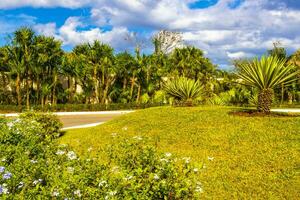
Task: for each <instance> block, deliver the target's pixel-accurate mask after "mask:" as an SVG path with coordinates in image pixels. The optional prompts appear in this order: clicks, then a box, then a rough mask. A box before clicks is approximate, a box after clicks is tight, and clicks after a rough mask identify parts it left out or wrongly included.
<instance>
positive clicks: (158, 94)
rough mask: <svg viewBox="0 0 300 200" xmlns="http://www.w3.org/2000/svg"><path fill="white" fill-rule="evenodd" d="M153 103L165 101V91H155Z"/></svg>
mask: <svg viewBox="0 0 300 200" xmlns="http://www.w3.org/2000/svg"><path fill="white" fill-rule="evenodd" d="M153 102H154V103H166V93H165V91H163V90H158V91H155V93H154V97H153Z"/></svg>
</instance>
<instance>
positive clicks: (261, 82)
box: [238, 56, 298, 113]
mask: <svg viewBox="0 0 300 200" xmlns="http://www.w3.org/2000/svg"><path fill="white" fill-rule="evenodd" d="M238 68H239V72H238V77H239V78H240V79H242V84H245V85H249V86H253V87H256V88H257V89H258V90H259V94H258V106H257V109H258V111H260V112H264V113H269V112H270V108H271V104H272V96H273V89H274V88H275V87H277V86H280V85H282V84H284V85H286V84H289V83H291V82H293V81H295V80H296V75H297V73H298V72H295V71H294V69H295V67H294V66H293V65H290V64H286V60H285V59H280V58H278V57H273V56H269V57H265V56H263V57H262V58H261V59H260V60H259V59H257V58H256V59H254V60H253V61H251V62H250V61H249V62H246V63H242V64H241V65H239V66H238Z"/></svg>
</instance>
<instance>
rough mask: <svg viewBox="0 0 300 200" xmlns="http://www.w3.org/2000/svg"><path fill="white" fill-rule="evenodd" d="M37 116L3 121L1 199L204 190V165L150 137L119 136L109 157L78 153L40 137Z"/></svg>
mask: <svg viewBox="0 0 300 200" xmlns="http://www.w3.org/2000/svg"><path fill="white" fill-rule="evenodd" d="M27 116H30V117H32V115H30V114H27ZM32 118H37V117H36V116H34V117H32ZM32 118H31V122H30V120H28V119H26V118H25V117H24V116H23V117H21V118H18V119H16V120H12V121H11V120H8V122H7V123H1V124H0V175H1V176H2V179H0V198H1V199H197V198H199V197H200V195H201V193H202V186H201V184H200V182H199V181H198V180H197V177H198V173H199V172H200V170H201V169H199V170H198V168H195V167H194V165H193V164H192V163H190V161H189V159H188V158H182V159H180V158H177V157H176V156H174V155H171V154H170V153H161V152H158V151H157V149H156V148H155V147H154V146H153V145H150V143H148V141H147V138H141V137H133V138H127V139H125V141H124V139H122V138H121V139H119V138H116V142H115V143H114V144H113V145H111V146H108V147H107V148H106V151H105V153H106V155H107V156H106V157H105V156H103V154H101V155H102V156H101V157H100V156H98V154H97V153H90V154H89V155H87V156H85V157H79V156H78V155H77V154H76V153H75V152H74V151H72V149H70V148H69V147H68V146H66V145H58V144H57V143H56V139H53V138H52V137H43V136H41V130H42V125H41V124H42V123H38V122H37V121H35V120H32ZM112 137H114V136H112ZM90 151H92V150H90Z"/></svg>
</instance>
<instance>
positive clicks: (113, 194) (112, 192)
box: [108, 191, 117, 196]
mask: <svg viewBox="0 0 300 200" xmlns="http://www.w3.org/2000/svg"><path fill="white" fill-rule="evenodd" d="M108 194H109V195H110V196H115V195H116V194H117V191H110V192H109V193H108Z"/></svg>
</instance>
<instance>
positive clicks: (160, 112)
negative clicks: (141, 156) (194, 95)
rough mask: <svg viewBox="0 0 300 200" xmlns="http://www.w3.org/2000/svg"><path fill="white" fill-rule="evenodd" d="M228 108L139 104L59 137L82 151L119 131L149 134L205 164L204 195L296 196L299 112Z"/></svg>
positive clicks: (170, 149)
mask: <svg viewBox="0 0 300 200" xmlns="http://www.w3.org/2000/svg"><path fill="white" fill-rule="evenodd" d="M232 110H234V108H228V107H227V108H226V107H195V108H173V107H162V108H150V109H146V110H139V111H136V112H135V113H131V114H127V115H124V116H121V117H119V118H117V119H115V120H113V121H110V122H108V123H106V124H104V125H101V126H98V127H94V128H88V129H77V130H71V131H68V132H67V133H66V134H65V135H64V136H63V137H62V138H61V139H60V142H61V143H67V144H70V145H71V146H72V147H73V148H75V150H77V151H78V152H80V153H84V152H87V149H88V148H90V147H93V149H94V151H97V149H102V148H103V147H104V146H105V145H106V144H112V143H114V142H115V141H116V140H119V139H120V138H124V137H125V138H126V137H133V136H143V137H149V138H150V140H151V141H152V142H153V145H157V146H158V148H159V149H160V150H161V151H163V152H172V153H175V154H177V155H178V156H185V157H187V156H188V157H191V158H192V160H194V161H195V162H198V163H203V164H205V166H206V167H205V168H204V169H203V170H202V171H201V173H199V180H200V181H201V182H202V184H203V187H204V193H203V197H204V198H205V199H264V198H267V199H300V194H299V191H300V179H299V178H300V177H299V168H300V153H299V150H300V148H299V147H300V117H286V116H285V117H243V116H234V115H229V114H228V112H230V111H232ZM116 134H117V136H115V135H116ZM208 157H211V158H210V159H208ZM212 158H213V160H212Z"/></svg>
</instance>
